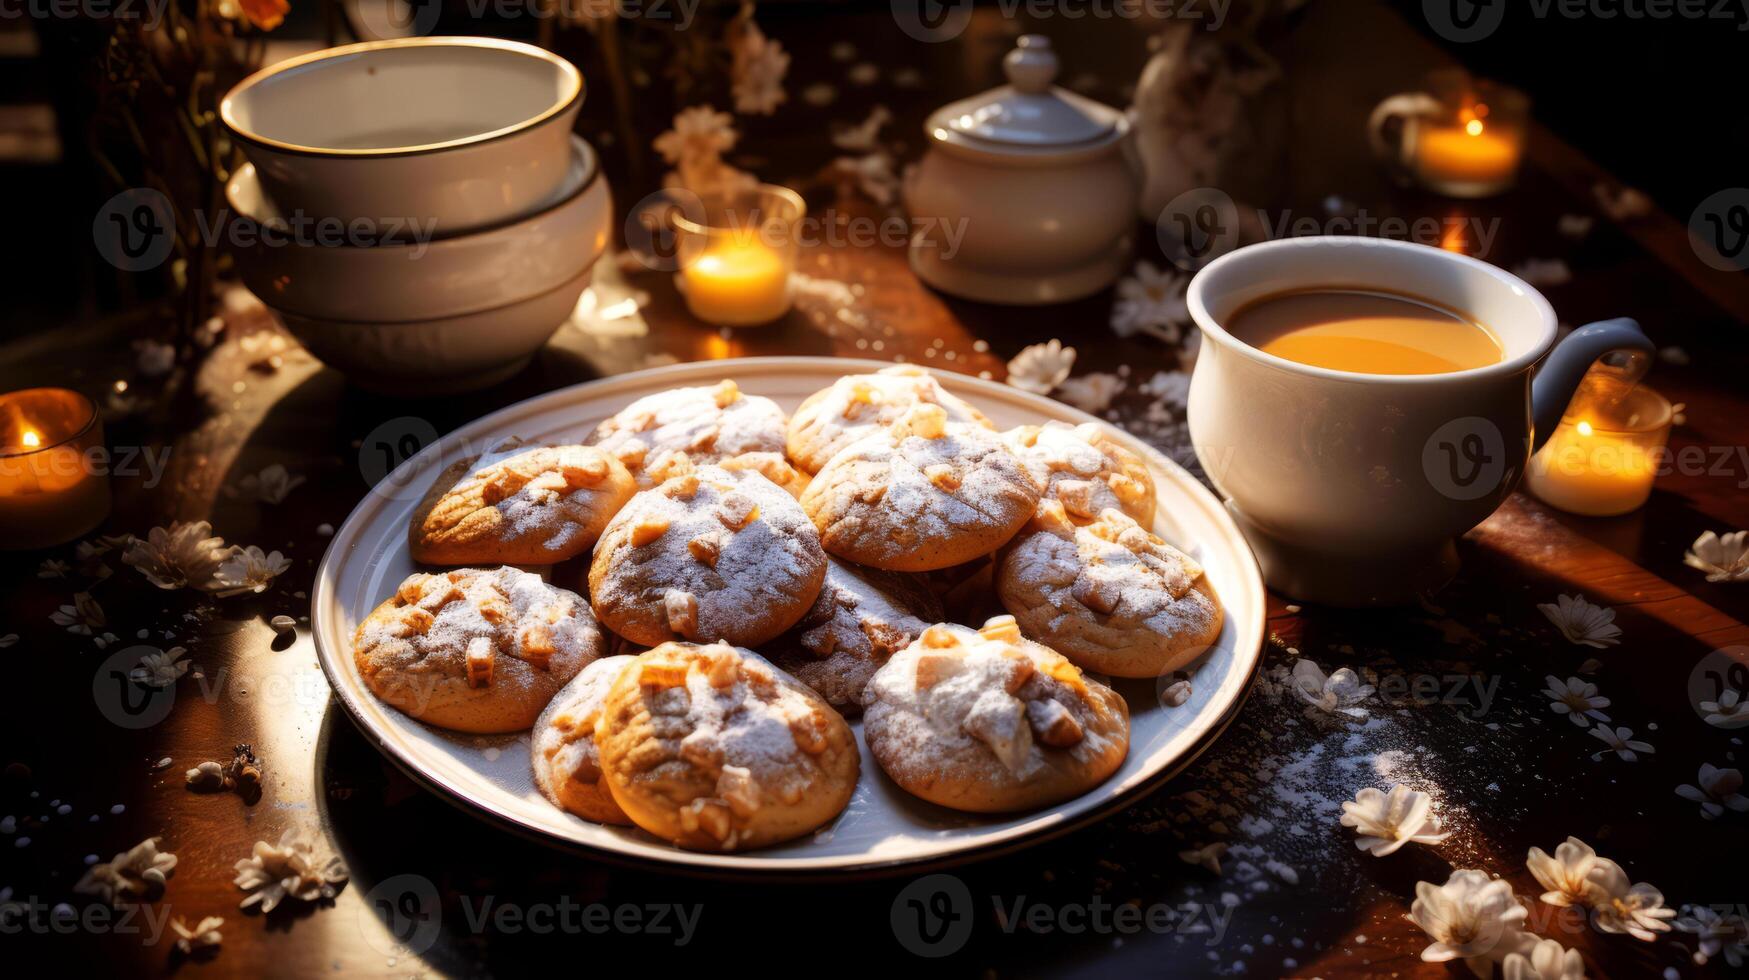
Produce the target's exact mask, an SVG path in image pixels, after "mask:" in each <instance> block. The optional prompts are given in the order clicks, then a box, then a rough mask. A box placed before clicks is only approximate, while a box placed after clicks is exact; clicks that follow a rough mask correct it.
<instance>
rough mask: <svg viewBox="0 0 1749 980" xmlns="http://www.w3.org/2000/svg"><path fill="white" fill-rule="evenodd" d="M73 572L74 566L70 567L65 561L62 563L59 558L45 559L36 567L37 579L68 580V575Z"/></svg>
mask: <svg viewBox="0 0 1749 980" xmlns="http://www.w3.org/2000/svg"><path fill="white" fill-rule="evenodd" d="M72 570H73V566H72V565H69V564H67V563H66V562H64V561H61V560H60V559H58V558H45V559H43V563H42V564H41V565H38V566H37V567H36V577H37V578H66V577H67V573H68V572H70V571H72Z"/></svg>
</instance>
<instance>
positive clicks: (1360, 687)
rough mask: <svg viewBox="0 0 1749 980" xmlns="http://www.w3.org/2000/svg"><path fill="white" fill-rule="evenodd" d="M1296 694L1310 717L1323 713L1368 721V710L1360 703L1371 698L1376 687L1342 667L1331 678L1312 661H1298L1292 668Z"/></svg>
mask: <svg viewBox="0 0 1749 980" xmlns="http://www.w3.org/2000/svg"><path fill="white" fill-rule="evenodd" d="M1293 685H1294V691H1295V692H1296V693H1297V694H1299V696H1300V698H1301V699H1302V700H1304V701H1305V702H1306V703H1307V704H1308V705H1310V706H1311V707H1309V708H1308V709H1306V713H1307V714H1313V713H1315V712H1323V713H1325V714H1331V715H1341V716H1343V717H1346V718H1352V719H1355V720H1356V721H1359V720H1362V719H1364V718H1366V715H1367V710H1366V709H1365V708H1362V707H1360V706H1359V705H1360V703H1361V702H1362V701H1365V700H1366V699H1367V698H1369V697H1371V696H1372V693H1373V687H1372V685H1370V684H1363V683H1361V681H1360V677H1359V675H1357V674H1355V672H1354V671H1352V670H1350V669H1348V668H1347V667H1340V668H1337V670H1336V671H1335V672H1333V673H1331V674H1330V675H1329V676H1325V675H1324V671H1323V670H1322V669H1320V668H1319V667H1318V665H1317V664H1315V663H1313V662H1312V661H1310V660H1296V661H1294V668H1293Z"/></svg>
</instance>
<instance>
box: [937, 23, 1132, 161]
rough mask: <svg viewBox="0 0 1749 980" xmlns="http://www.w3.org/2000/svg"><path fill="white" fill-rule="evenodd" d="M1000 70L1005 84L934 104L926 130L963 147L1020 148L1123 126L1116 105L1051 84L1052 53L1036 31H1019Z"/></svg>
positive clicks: (1097, 138) (1062, 145) (1091, 139)
mask: <svg viewBox="0 0 1749 980" xmlns="http://www.w3.org/2000/svg"><path fill="white" fill-rule="evenodd" d="M1002 70H1003V71H1004V73H1006V74H1007V76H1008V84H1007V85H1003V86H1001V87H999V88H994V89H991V90H990V91H988V92H984V93H981V94H979V95H974V96H972V97H970V98H967V99H961V100H959V101H958V102H950V103H948V104H947V105H945V106H942V107H941V108H940V109H937V110H935V112H934V113H933V114H932V115H930V117H929V120H928V122H927V123H925V128H926V129H927V131H928V133H929V135H930V136H931V137H932V138H933V139H935V140H937V141H939V142H942V143H948V144H953V145H958V146H963V147H966V148H968V149H976V150H984V151H994V152H1003V151H1005V150H1008V151H1019V152H1026V151H1031V150H1046V149H1073V148H1078V147H1082V146H1086V145H1088V144H1096V143H1102V142H1106V141H1108V140H1110V139H1111V138H1112V137H1113V136H1114V135H1116V134H1118V133H1120V132H1121V131H1122V130H1124V129H1127V128H1128V120H1126V119H1125V118H1124V115H1123V113H1121V112H1119V111H1118V110H1116V109H1113V108H1112V107H1111V106H1108V105H1105V104H1103V103H1100V102H1095V101H1093V100H1092V99H1088V98H1083V97H1081V96H1079V95H1076V94H1075V93H1073V92H1070V91H1067V90H1065V89H1061V88H1058V87H1056V86H1054V85H1052V84H1051V82H1052V80H1053V79H1055V78H1056V77H1057V54H1056V52H1055V51H1053V50H1051V39H1050V38H1048V37H1045V36H1044V35H1042V34H1027V35H1025V36H1023V37H1021V39H1020V45H1019V46H1018V47H1016V48H1015V49H1014V50H1013V51H1010V52H1008V54H1007V55H1006V56H1004V57H1003V59H1002Z"/></svg>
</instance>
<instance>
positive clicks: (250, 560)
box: [213, 545, 291, 597]
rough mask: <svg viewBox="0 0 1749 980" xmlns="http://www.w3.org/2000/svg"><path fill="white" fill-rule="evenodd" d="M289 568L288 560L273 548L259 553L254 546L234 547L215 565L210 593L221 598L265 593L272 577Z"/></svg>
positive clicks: (258, 549)
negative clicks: (212, 588)
mask: <svg viewBox="0 0 1749 980" xmlns="http://www.w3.org/2000/svg"><path fill="white" fill-rule="evenodd" d="M290 567H291V560H290V559H288V558H286V557H285V556H284V555H281V554H280V553H279V552H277V551H273V552H267V553H263V552H262V550H261V549H260V548H257V547H255V546H254V545H250V546H249V547H247V548H239V549H236V550H235V551H233V552H231V556H230V557H229V558H226V559H225V560H224V562H223V563H221V564H220V565H219V570H218V574H216V575H214V576H213V582H214V583H215V584H216V586H217V588H215V589H214V590H213V594H214V595H218V596H220V597H224V596H234V595H241V594H242V593H245V592H265V591H267V587H268V586H269V585H272V584H273V580H274V578H275V577H277V576H278V575H279V574H280V573H282V572H284V571H285V570H286V569H288V568H290Z"/></svg>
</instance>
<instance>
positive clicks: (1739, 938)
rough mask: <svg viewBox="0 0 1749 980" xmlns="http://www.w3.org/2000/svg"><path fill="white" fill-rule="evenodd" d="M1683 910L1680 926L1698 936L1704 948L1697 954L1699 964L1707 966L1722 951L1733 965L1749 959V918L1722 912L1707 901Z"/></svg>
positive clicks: (1696, 959)
mask: <svg viewBox="0 0 1749 980" xmlns="http://www.w3.org/2000/svg"><path fill="white" fill-rule="evenodd" d="M1682 912H1683V915H1682V918H1680V919H1677V920H1676V928H1677V930H1678V931H1679V932H1686V933H1689V934H1691V935H1693V936H1695V937H1696V938H1697V941H1698V942H1699V947H1700V948H1699V949H1697V950H1696V951H1695V954H1694V962H1695V963H1696V964H1698V965H1700V966H1705V965H1706V963H1707V961H1708V960H1710V959H1712V958H1713V957H1715V956H1717V955H1719V953H1721V952H1723V953H1724V954H1725V962H1726V963H1729V964H1730V965H1731V966H1732V967H1740V966H1742V965H1743V964H1744V963H1745V962H1749V919H1745V918H1744V917H1743V916H1742V915H1741V914H1738V913H1735V912H1733V913H1730V914H1724V913H1720V912H1719V911H1718V910H1717V909H1714V908H1710V907H1708V906H1705V905H1688V906H1684V907H1683V910H1682Z"/></svg>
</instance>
